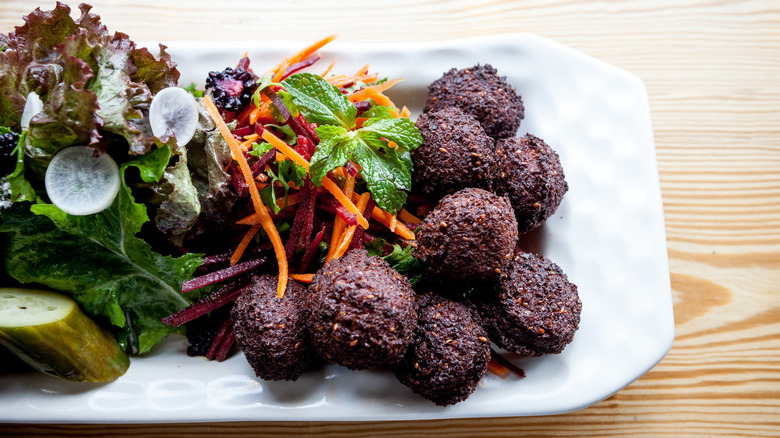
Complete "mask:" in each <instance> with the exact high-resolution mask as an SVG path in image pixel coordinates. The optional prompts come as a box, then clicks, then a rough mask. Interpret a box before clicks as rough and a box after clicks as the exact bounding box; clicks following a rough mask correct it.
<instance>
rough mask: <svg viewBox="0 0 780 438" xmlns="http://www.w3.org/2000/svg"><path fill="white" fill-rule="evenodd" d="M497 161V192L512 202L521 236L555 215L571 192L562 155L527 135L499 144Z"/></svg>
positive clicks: (495, 179)
mask: <svg viewBox="0 0 780 438" xmlns="http://www.w3.org/2000/svg"><path fill="white" fill-rule="evenodd" d="M496 158H497V159H496V168H495V170H494V171H493V172H491V176H492V177H493V178H494V181H493V189H494V190H495V192H496V193H498V194H499V195H502V196H506V197H507V198H509V201H510V202H511V203H512V208H513V209H514V211H515V217H516V218H517V224H518V226H519V231H520V233H524V232H526V231H530V230H532V229H534V228H536V227H538V226H539V225H541V224H542V223H543V222H544V221H545V220H547V218H549V217H550V216H552V215H553V213H555V210H557V209H558V206H559V205H560V204H561V201H562V200H563V196H564V194H565V193H566V191H567V190H569V186H568V185H567V184H566V179H565V176H564V174H563V167H561V160H560V158H559V157H558V154H557V153H555V151H554V150H553V149H552V148H551V147H550V146H548V145H547V143H545V142H544V141H543V140H542V139H540V138H539V137H534V136H533V135H531V134H527V135H526V136H525V137H515V138H507V139H503V140H499V141H498V142H497V143H496Z"/></svg>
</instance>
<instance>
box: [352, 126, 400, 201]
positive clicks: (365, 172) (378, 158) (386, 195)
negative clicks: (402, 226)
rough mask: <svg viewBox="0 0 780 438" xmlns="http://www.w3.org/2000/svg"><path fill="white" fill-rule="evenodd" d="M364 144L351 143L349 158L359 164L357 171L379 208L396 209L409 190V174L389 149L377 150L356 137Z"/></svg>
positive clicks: (396, 155) (395, 154)
mask: <svg viewBox="0 0 780 438" xmlns="http://www.w3.org/2000/svg"><path fill="white" fill-rule="evenodd" d="M360 143H362V144H363V145H365V146H364V147H355V150H354V152H353V154H352V160H353V161H354V162H355V163H357V164H359V165H360V175H361V176H362V177H363V180H364V181H365V182H366V186H367V187H368V191H370V192H371V196H372V198H373V199H374V201H376V205H377V206H379V208H381V209H382V210H385V211H388V212H390V213H392V214H395V213H397V212H398V211H399V210H401V208H402V207H403V206H404V204H405V203H406V196H407V194H406V192H407V191H409V190H411V187H412V175H411V173H410V172H409V169H408V168H407V167H406V165H405V164H404V162H403V161H401V159H400V158H399V157H398V154H397V153H396V152H395V151H394V150H393V149H387V150H384V151H379V150H377V149H374V148H372V147H369V146H368V145H367V144H366V143H364V142H363V141H362V139H361V140H360Z"/></svg>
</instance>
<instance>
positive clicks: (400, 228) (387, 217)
mask: <svg viewBox="0 0 780 438" xmlns="http://www.w3.org/2000/svg"><path fill="white" fill-rule="evenodd" d="M371 217H372V218H373V219H375V220H376V221H377V222H379V223H380V224H382V225H384V226H386V227H387V228H388V229H389V228H390V227H391V226H392V218H393V217H394V216H393V215H391V214H390V213H388V212H386V211H384V210H382V209H381V208H379V207H374V211H372V212H371ZM393 232H394V233H395V234H398V235H399V236H401V237H403V238H404V239H409V240H412V239H414V238H415V236H414V232H413V231H412V230H410V229H409V228H407V227H406V225H404V224H403V222H398V221H396V225H395V231H393Z"/></svg>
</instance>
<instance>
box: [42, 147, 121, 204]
mask: <svg viewBox="0 0 780 438" xmlns="http://www.w3.org/2000/svg"><path fill="white" fill-rule="evenodd" d="M94 152H95V151H93V150H92V149H90V148H88V147H86V146H74V147H70V148H67V149H63V150H62V151H60V152H59V153H58V154H57V155H56V156H54V159H53V160H51V163H49V167H48V168H47V169H46V175H45V177H44V184H45V185H46V192H47V193H48V195H49V199H50V200H51V202H52V203H53V204H54V205H56V206H57V207H59V208H60V210H62V211H64V212H65V213H68V214H72V215H74V216H85V215H88V214H94V213H99V212H101V211H103V210H105V209H106V208H108V207H109V206H111V203H112V202H114V198H116V195H117V193H119V168H118V167H117V165H116V162H115V161H114V159H113V158H111V157H110V156H109V155H108V154H103V155H100V156H98V157H96V156H95V154H94Z"/></svg>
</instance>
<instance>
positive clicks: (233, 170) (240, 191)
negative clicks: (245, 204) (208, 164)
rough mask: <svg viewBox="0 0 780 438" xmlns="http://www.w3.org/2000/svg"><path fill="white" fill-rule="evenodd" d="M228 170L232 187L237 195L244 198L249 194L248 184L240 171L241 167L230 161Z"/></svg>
mask: <svg viewBox="0 0 780 438" xmlns="http://www.w3.org/2000/svg"><path fill="white" fill-rule="evenodd" d="M228 172H230V176H231V178H230V184H232V185H233V188H234V189H235V190H236V194H237V195H238V197H239V198H244V197H247V196H249V186H248V185H247V184H246V180H245V179H244V175H243V174H242V173H241V169H239V168H238V165H236V163H235V162H232V163H230V167H229V168H228Z"/></svg>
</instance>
